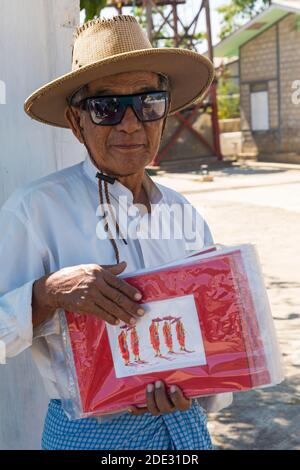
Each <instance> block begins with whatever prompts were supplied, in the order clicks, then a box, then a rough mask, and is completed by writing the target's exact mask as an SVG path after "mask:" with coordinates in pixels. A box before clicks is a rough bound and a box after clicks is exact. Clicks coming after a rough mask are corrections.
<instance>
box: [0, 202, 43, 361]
mask: <svg viewBox="0 0 300 470" xmlns="http://www.w3.org/2000/svg"><path fill="white" fill-rule="evenodd" d="M0 233H1V237H0V265H1V270H0V342H2V350H3V344H4V351H5V355H6V357H7V358H9V357H13V356H16V355H17V354H19V353H21V352H22V351H23V350H24V349H26V348H27V347H29V346H31V345H32V341H33V327H32V305H31V302H32V286H33V283H34V281H35V280H36V279H39V278H40V277H42V276H44V275H45V268H44V263H43V255H42V250H41V246H39V241H38V240H37V238H36V236H35V233H34V231H33V230H32V228H31V227H30V223H29V221H26V220H24V219H22V217H21V216H19V215H17V214H16V213H15V212H14V211H12V210H10V209H5V208H2V209H1V211H0Z"/></svg>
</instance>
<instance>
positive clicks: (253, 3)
mask: <svg viewBox="0 0 300 470" xmlns="http://www.w3.org/2000/svg"><path fill="white" fill-rule="evenodd" d="M270 4H271V0H231V1H230V3H229V4H228V5H223V6H222V7H219V8H218V10H217V11H218V12H219V13H221V15H222V17H223V18H222V22H221V32H220V38H221V39H224V38H225V37H226V36H228V35H229V34H231V33H232V32H233V31H235V30H236V29H237V28H239V27H240V26H241V25H242V24H243V23H244V22H245V21H247V20H250V19H252V18H253V17H254V16H256V15H257V14H258V13H260V12H261V11H262V10H264V9H265V8H267V7H268V6H269V5H270Z"/></svg>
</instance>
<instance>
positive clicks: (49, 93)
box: [24, 48, 214, 128]
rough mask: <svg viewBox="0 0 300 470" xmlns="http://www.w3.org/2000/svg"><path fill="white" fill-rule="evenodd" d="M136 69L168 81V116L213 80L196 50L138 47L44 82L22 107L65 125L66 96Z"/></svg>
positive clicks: (198, 96) (35, 115)
mask: <svg viewBox="0 0 300 470" xmlns="http://www.w3.org/2000/svg"><path fill="white" fill-rule="evenodd" d="M140 70H142V71H151V72H156V73H159V72H160V73H163V74H165V75H168V77H169V79H170V83H171V106H170V110H169V115H171V114H174V113H175V112H177V111H180V110H181V109H183V108H185V107H187V106H189V105H191V104H192V103H194V102H195V101H200V100H201V99H203V98H204V96H205V95H206V94H207V92H208V90H209V88H210V85H211V83H212V81H213V79H214V67H213V65H212V63H211V62H210V60H209V59H207V58H206V57H205V56H203V55H201V54H198V53H197V52H193V51H190V50H188V49H176V48H153V49H142V50H137V51H132V52H126V53H122V54H118V55H115V56H113V57H109V58H107V59H103V60H100V61H98V62H95V63H93V64H90V65H87V66H84V67H81V68H79V69H78V70H76V71H73V72H70V73H68V74H65V75H63V76H61V77H59V78H57V79H55V80H53V81H51V82H49V83H47V84H46V85H44V86H43V87H41V88H39V89H38V90H36V91H35V92H34V93H32V94H31V95H30V96H29V97H28V98H27V100H26V101H25V104H24V110H25V112H26V113H27V114H28V115H29V116H30V117H31V118H33V119H35V120H37V121H40V122H43V123H44V124H49V125H52V126H57V127H62V128H69V126H68V124H67V122H66V120H65V117H64V112H65V108H66V106H67V98H68V97H69V96H70V95H71V94H72V93H74V91H76V90H77V89H79V88H80V87H82V86H84V85H86V84H87V83H89V82H92V81H94V80H97V79H99V78H101V77H106V76H108V75H114V74H117V73H122V72H131V71H140Z"/></svg>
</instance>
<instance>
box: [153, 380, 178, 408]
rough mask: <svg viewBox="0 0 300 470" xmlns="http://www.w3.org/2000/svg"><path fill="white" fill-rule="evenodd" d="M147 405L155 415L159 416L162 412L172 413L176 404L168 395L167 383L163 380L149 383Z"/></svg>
mask: <svg viewBox="0 0 300 470" xmlns="http://www.w3.org/2000/svg"><path fill="white" fill-rule="evenodd" d="M146 397H147V407H148V410H149V412H150V413H151V414H152V415H154V416H159V415H160V414H162V413H172V412H173V411H175V410H176V407H175V406H174V404H173V403H172V402H171V401H170V399H169V397H168V396H167V393H166V389H165V384H164V383H163V382H162V381H160V380H159V381H157V382H155V386H154V385H153V384H148V385H147V394H146Z"/></svg>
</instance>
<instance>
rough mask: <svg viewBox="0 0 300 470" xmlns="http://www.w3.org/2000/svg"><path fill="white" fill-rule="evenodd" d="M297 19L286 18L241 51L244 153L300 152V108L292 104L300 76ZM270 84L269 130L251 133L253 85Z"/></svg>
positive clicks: (299, 34)
mask: <svg viewBox="0 0 300 470" xmlns="http://www.w3.org/2000/svg"><path fill="white" fill-rule="evenodd" d="M296 20H297V16H296V15H294V14H291V15H287V16H286V17H285V18H283V19H282V20H281V21H280V22H278V23H277V24H276V25H274V26H273V27H272V28H269V29H268V30H267V31H265V32H264V33H262V34H260V35H259V36H257V37H256V38H255V39H253V40H252V41H249V42H248V43H246V44H245V45H244V46H242V47H241V50H240V63H241V89H240V91H241V123H242V132H243V152H253V151H256V152H257V153H259V154H266V153H269V154H270V153H276V152H295V151H296V152H300V105H298V106H296V105H295V104H293V102H292V98H291V95H292V92H293V89H292V84H293V82H294V81H295V80H299V77H300V60H299V59H300V32H299V31H297V30H296ZM260 81H261V82H265V81H266V82H267V86H268V92H269V125H270V129H269V130H268V131H259V132H258V131H256V132H253V131H252V130H251V107H250V90H251V85H252V84H255V83H258V82H260Z"/></svg>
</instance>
